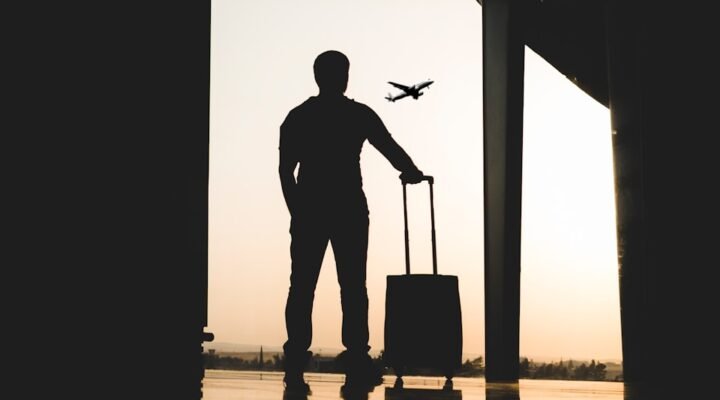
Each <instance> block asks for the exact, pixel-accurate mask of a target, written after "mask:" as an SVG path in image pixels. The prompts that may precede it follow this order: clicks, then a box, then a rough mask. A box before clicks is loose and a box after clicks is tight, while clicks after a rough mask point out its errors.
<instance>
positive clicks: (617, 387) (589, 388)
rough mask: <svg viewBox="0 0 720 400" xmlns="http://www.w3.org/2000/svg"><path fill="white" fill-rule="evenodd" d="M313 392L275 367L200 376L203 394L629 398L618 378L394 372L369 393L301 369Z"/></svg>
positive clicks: (405, 399) (363, 399)
mask: <svg viewBox="0 0 720 400" xmlns="http://www.w3.org/2000/svg"><path fill="white" fill-rule="evenodd" d="M305 379H306V380H307V381H308V383H309V384H310V389H311V391H312V393H311V394H310V395H308V396H299V397H298V396H291V395H289V394H286V393H284V388H283V383H282V374H281V373H277V372H262V373H261V372H253V371H219V370H209V371H206V373H205V380H204V381H203V386H204V388H203V393H204V396H203V399H204V400H237V399H252V400H295V399H298V400H314V399H326V400H330V399H332V400H335V399H346V400H355V399H357V400H383V399H386V400H416V399H417V400H419V399H427V400H434V399H452V400H484V399H493V400H520V399H522V400H559V399H562V400H570V399H573V400H574V399H577V400H586V399H587V400H590V399H592V400H630V399H631V397H629V396H627V394H626V393H625V390H624V385H623V384H622V383H617V382H586V381H549V380H548V381H544V380H520V382H519V384H486V383H485V380H484V379H482V378H455V379H453V387H452V388H443V385H444V383H445V378H437V377H412V376H410V377H404V378H403V380H404V382H403V387H402V388H396V387H394V384H395V377H394V376H386V377H385V382H384V384H383V385H381V386H378V387H376V388H375V389H374V390H373V391H372V392H370V393H342V391H341V387H342V385H343V383H344V382H343V381H344V377H343V375H335V374H309V373H308V374H305Z"/></svg>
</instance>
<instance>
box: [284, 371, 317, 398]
mask: <svg viewBox="0 0 720 400" xmlns="http://www.w3.org/2000/svg"><path fill="white" fill-rule="evenodd" d="M283 383H284V384H285V393H286V394H289V395H301V396H304V395H309V394H311V392H310V385H308V384H307V383H305V380H304V379H303V376H302V374H300V375H297V374H287V373H286V374H285V377H284V378H283Z"/></svg>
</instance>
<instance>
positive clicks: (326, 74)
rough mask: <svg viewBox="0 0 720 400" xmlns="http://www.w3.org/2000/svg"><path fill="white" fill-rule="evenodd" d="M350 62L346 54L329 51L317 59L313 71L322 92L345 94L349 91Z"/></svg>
mask: <svg viewBox="0 0 720 400" xmlns="http://www.w3.org/2000/svg"><path fill="white" fill-rule="evenodd" d="M349 69H350V60H348V58H347V57H346V56H345V54H343V53H341V52H339V51H336V50H328V51H326V52H324V53H321V54H320V55H319V56H317V58H315V63H314V64H313V71H314V72H315V82H317V85H318V87H319V88H320V92H323V93H328V94H343V93H345V89H347V83H348V70H349Z"/></svg>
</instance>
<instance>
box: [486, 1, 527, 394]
mask: <svg viewBox="0 0 720 400" xmlns="http://www.w3.org/2000/svg"><path fill="white" fill-rule="evenodd" d="M521 27H522V21H521V13H520V12H519V2H518V1H511V0H485V1H484V3H483V120H484V122H483V130H484V157H485V163H484V166H485V172H484V191H485V192H484V193H485V194H484V196H485V358H486V365H487V369H486V375H485V376H486V380H487V381H488V382H500V381H517V380H518V362H519V358H520V357H519V329H520V213H521V194H522V193H521V192H522V128H523V122H522V121H523V79H524V76H523V74H524V62H525V59H524V57H525V46H524V44H523V40H522V37H521Z"/></svg>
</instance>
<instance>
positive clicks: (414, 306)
mask: <svg viewBox="0 0 720 400" xmlns="http://www.w3.org/2000/svg"><path fill="white" fill-rule="evenodd" d="M423 180H426V181H428V184H429V187H430V220H431V226H432V260H433V273H432V274H412V275H411V274H410V245H409V243H410V240H409V233H408V218H407V188H406V183H405V182H403V211H404V213H403V214H404V218H405V275H388V277H387V289H386V294H385V349H384V353H383V360H384V361H385V364H386V365H387V366H389V367H391V368H392V369H393V371H394V372H395V375H397V377H398V378H402V376H403V374H404V372H405V371H406V368H407V367H418V368H431V369H434V370H436V371H438V372H441V373H442V374H443V375H445V377H446V378H447V379H448V380H451V379H452V378H453V376H454V374H455V371H456V370H457V369H458V368H459V367H460V366H461V363H462V319H461V311H460V295H459V291H458V280H457V277H456V276H452V275H439V274H438V273H437V250H436V244H435V210H434V204H433V183H434V180H433V177H431V176H426V177H424V178H423Z"/></svg>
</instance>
